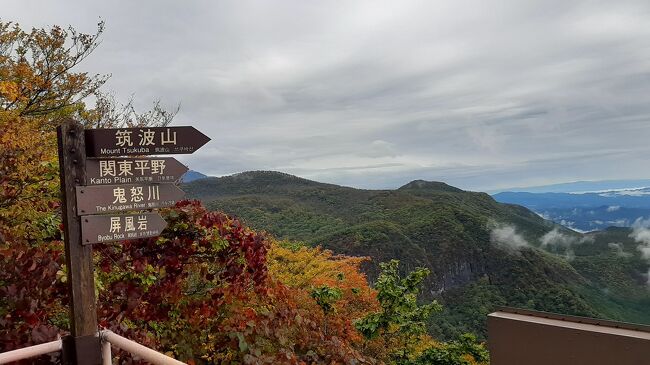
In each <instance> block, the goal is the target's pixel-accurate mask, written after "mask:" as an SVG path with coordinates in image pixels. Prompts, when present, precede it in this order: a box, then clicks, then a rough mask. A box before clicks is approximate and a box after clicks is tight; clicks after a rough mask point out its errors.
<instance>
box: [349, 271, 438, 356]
mask: <svg viewBox="0 0 650 365" xmlns="http://www.w3.org/2000/svg"><path fill="white" fill-rule="evenodd" d="M379 266H380V269H381V273H380V274H379V277H378V278H377V281H376V283H375V289H376V290H377V300H378V301H379V305H380V307H381V310H380V311H378V312H375V313H371V314H369V315H368V316H366V317H364V318H362V319H360V320H358V321H357V322H356V323H355V327H356V328H357V330H358V331H359V332H361V333H362V334H363V336H364V337H365V338H367V339H374V338H376V337H377V336H383V337H385V338H386V340H387V342H389V343H392V344H391V348H394V349H395V350H394V351H393V352H392V353H391V354H390V357H391V360H393V361H394V362H395V363H404V362H405V361H407V360H408V359H409V358H411V357H412V349H413V346H415V345H416V344H417V343H419V342H420V336H421V335H424V334H425V333H426V322H427V320H428V319H429V317H430V316H431V314H432V313H434V312H439V311H440V310H442V307H441V306H440V304H438V303H437V302H436V301H432V302H431V303H428V304H418V300H417V299H418V295H419V294H420V292H421V290H422V281H423V280H424V278H425V277H426V276H427V275H429V270H428V269H424V268H418V269H416V270H415V271H412V272H411V273H409V274H408V275H407V276H406V277H405V278H402V277H400V275H399V273H398V268H399V261H398V260H391V261H389V262H387V263H381V264H380V265H379Z"/></svg>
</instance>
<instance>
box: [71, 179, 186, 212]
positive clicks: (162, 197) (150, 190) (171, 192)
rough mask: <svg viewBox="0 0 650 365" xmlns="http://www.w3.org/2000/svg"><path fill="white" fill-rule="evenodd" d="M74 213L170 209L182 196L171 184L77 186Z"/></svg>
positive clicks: (183, 194) (181, 191)
mask: <svg viewBox="0 0 650 365" xmlns="http://www.w3.org/2000/svg"><path fill="white" fill-rule="evenodd" d="M76 194H77V212H78V213H77V214H79V215H88V214H97V213H114V212H120V211H125V210H138V209H157V208H166V207H171V206H172V205H174V204H176V201H178V200H181V199H183V197H184V196H185V193H184V192H183V190H181V189H179V188H178V186H176V185H175V184H173V183H164V184H124V185H94V186H77V187H76Z"/></svg>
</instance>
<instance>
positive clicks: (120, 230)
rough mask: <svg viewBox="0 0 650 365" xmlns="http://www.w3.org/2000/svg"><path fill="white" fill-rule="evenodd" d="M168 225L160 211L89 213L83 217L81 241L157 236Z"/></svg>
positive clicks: (91, 241)
mask: <svg viewBox="0 0 650 365" xmlns="http://www.w3.org/2000/svg"><path fill="white" fill-rule="evenodd" d="M165 227H167V222H165V220H164V219H163V218H162V217H161V216H160V214H158V213H138V214H120V215H88V216H85V217H83V218H81V242H82V244H84V245H89V244H91V243H102V242H115V241H124V240H135V239H139V238H147V237H156V236H159V235H160V232H162V230H163V229H165Z"/></svg>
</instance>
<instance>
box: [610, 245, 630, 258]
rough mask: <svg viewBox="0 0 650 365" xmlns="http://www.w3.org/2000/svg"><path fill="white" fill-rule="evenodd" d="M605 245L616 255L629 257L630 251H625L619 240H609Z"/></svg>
mask: <svg viewBox="0 0 650 365" xmlns="http://www.w3.org/2000/svg"><path fill="white" fill-rule="evenodd" d="M607 247H609V248H610V249H611V250H612V251H614V253H615V254H616V256H618V257H630V256H632V254H631V253H629V252H625V251H624V250H623V244H622V243H621V242H609V243H608V244H607Z"/></svg>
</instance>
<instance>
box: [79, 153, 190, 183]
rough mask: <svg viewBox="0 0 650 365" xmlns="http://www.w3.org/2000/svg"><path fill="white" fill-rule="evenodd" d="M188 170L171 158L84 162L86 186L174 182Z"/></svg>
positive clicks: (93, 160)
mask: <svg viewBox="0 0 650 365" xmlns="http://www.w3.org/2000/svg"><path fill="white" fill-rule="evenodd" d="M187 170H188V168H187V167H186V166H185V165H183V164H182V163H180V162H178V161H177V160H176V159H175V158H171V157H146V158H145V157H143V158H107V159H88V160H86V184H88V185H106V184H133V183H142V182H147V183H150V182H155V183H161V182H174V181H177V180H178V179H180V177H181V176H183V174H184V173H186V172H187Z"/></svg>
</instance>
